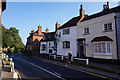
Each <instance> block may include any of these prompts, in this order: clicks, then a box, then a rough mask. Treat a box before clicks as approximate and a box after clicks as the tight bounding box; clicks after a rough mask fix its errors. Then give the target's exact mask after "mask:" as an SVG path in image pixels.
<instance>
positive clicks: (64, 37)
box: [57, 26, 77, 57]
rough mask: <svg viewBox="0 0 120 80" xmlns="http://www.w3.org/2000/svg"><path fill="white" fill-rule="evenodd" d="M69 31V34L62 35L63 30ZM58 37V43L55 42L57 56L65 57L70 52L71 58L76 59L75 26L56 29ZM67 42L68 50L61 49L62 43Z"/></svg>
mask: <svg viewBox="0 0 120 80" xmlns="http://www.w3.org/2000/svg"><path fill="white" fill-rule="evenodd" d="M65 29H69V34H65V35H63V30H65ZM57 32H58V35H60V38H59V41H58V42H57V55H65V56H66V55H67V53H68V51H70V52H71V54H72V56H73V57H76V55H77V53H76V51H77V45H76V26H72V27H67V28H64V29H58V31H57ZM64 41H69V42H70V48H63V42H64Z"/></svg>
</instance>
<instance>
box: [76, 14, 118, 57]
mask: <svg viewBox="0 0 120 80" xmlns="http://www.w3.org/2000/svg"><path fill="white" fill-rule="evenodd" d="M114 16H115V13H111V14H107V15H103V16H100V17H96V18H93V19H90V20H86V21H83V22H80V23H78V24H77V39H81V38H85V39H86V42H85V43H87V44H88V46H87V47H85V48H86V49H85V55H86V57H94V58H103V59H117V50H116V48H117V47H116V31H115V18H114ZM106 23H112V30H111V31H104V24H106ZM86 27H89V34H84V28H86ZM100 36H107V37H109V38H111V39H112V40H113V41H97V42H91V41H92V40H93V39H94V38H95V37H100ZM95 43H100V44H101V43H105V44H107V43H110V44H109V45H110V51H109V52H108V51H106V52H104V53H102V51H100V53H99V52H98V51H97V53H95V48H94V47H95ZM97 46H98V45H97ZM106 46H107V45H106ZM102 48H103V47H100V48H99V49H98V48H97V50H100V49H102ZM105 48H106V49H105V50H107V49H108V48H107V47H105ZM108 50H109V49H108Z"/></svg>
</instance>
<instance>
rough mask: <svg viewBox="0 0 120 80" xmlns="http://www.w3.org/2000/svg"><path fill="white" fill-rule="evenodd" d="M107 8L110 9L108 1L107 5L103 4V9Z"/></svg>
mask: <svg viewBox="0 0 120 80" xmlns="http://www.w3.org/2000/svg"><path fill="white" fill-rule="evenodd" d="M106 9H109V2H107V4H106V5H105V4H104V5H103V10H106Z"/></svg>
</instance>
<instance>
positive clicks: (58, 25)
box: [55, 21, 60, 31]
mask: <svg viewBox="0 0 120 80" xmlns="http://www.w3.org/2000/svg"><path fill="white" fill-rule="evenodd" d="M59 27H60V24H58V21H57V23H56V24H55V31H57V29H58V28H59Z"/></svg>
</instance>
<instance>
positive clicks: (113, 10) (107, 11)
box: [58, 6, 120, 29]
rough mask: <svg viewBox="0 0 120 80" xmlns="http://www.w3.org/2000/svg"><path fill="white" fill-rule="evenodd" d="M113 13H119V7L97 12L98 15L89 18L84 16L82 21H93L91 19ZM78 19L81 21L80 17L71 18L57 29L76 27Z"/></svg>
mask: <svg viewBox="0 0 120 80" xmlns="http://www.w3.org/2000/svg"><path fill="white" fill-rule="evenodd" d="M113 12H115V13H117V12H120V6H117V7H114V8H111V9H106V10H103V11H101V12H98V13H96V14H93V15H90V16H85V18H84V19H83V20H82V21H86V20H90V19H93V18H96V17H100V16H103V15H106V14H110V13H113ZM80 19H81V16H77V17H73V18H72V19H70V20H69V21H68V22H66V23H65V24H63V25H62V26H61V27H59V28H58V29H63V28H67V27H72V26H76V25H77V23H78V21H79V20H80ZM82 21H81V22H82Z"/></svg>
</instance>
